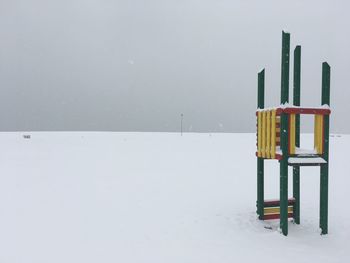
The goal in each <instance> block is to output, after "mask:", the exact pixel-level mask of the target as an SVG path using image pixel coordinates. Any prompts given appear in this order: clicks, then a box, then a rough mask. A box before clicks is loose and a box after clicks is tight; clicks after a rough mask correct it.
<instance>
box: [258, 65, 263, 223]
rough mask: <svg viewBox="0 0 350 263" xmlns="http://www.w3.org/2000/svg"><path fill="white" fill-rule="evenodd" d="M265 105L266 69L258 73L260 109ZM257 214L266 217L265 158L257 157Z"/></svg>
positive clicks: (260, 217) (261, 218) (261, 217)
mask: <svg viewBox="0 0 350 263" xmlns="http://www.w3.org/2000/svg"><path fill="white" fill-rule="evenodd" d="M264 106H265V69H263V70H262V71H261V72H259V73H258V109H263V108H264ZM256 206H257V214H258V215H259V219H260V220H263V219H264V159H263V158H260V157H257V202H256Z"/></svg>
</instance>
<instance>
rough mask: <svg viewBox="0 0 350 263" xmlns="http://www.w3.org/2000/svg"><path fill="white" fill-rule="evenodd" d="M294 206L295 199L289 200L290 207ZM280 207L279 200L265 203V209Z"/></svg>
mask: <svg viewBox="0 0 350 263" xmlns="http://www.w3.org/2000/svg"><path fill="white" fill-rule="evenodd" d="M294 204H295V199H294V198H289V199H288V205H289V206H290V205H294ZM279 205H280V200H279V199H275V200H268V201H264V207H272V206H279Z"/></svg>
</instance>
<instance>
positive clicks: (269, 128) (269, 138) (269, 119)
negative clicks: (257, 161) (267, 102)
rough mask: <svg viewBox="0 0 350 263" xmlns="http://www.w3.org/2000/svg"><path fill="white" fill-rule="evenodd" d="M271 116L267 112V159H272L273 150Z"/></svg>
mask: <svg viewBox="0 0 350 263" xmlns="http://www.w3.org/2000/svg"><path fill="white" fill-rule="evenodd" d="M270 143H271V114H270V111H267V112H266V148H265V152H266V158H270V149H271V144H270Z"/></svg>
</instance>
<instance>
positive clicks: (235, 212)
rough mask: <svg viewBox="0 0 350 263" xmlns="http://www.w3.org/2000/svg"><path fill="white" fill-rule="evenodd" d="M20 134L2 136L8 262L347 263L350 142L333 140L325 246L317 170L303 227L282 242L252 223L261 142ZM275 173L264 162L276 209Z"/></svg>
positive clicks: (219, 137) (309, 175) (307, 182)
mask: <svg viewBox="0 0 350 263" xmlns="http://www.w3.org/2000/svg"><path fill="white" fill-rule="evenodd" d="M23 134H24V133H1V134H0V154H1V156H0V262H4V263H13V262H16V263H17V262H21V263H22V262H23V263H30V262H33V263H41V262H42V263H48V262H49V263H55V262H60V263H62V262H64V263H68V262H69V263H70V262H72V263H73V262H74V263H77V262H83V263H89V262H103V263H106V262H123V263H125V262H150V263H157V262H159V263H160V262H161V263H169V262H174V263H175V262H176V263H179V262H181V263H186V262H193V263H196V262H200V263H204V262H220V263H223V262H230V263H232V262H279V263H280V262H293V263H295V262H308V263H309V262H318V263H320V262H348V260H349V258H350V245H349V243H348V242H349V238H350V210H349V204H347V201H348V198H347V197H348V193H349V189H350V172H349V168H348V167H349V165H350V157H349V149H350V135H342V136H332V137H331V142H330V151H331V153H330V177H329V180H330V182H329V186H330V193H329V235H325V236H321V235H319V228H318V219H319V216H318V213H319V168H316V167H305V168H304V167H303V168H301V173H302V174H301V225H295V224H293V223H292V222H290V223H289V236H288V237H285V236H283V235H281V234H280V233H279V232H278V230H277V228H278V221H269V222H262V221H259V220H257V218H256V214H255V210H256V208H255V202H256V158H255V134H194V133H193V134H187V133H186V134H184V135H183V136H182V137H181V136H180V135H179V134H175V133H87V132H86V133H81V132H79V133H78V132H76V133H68V132H67V133H64V132H57V133H30V134H31V139H25V138H23ZM311 141H312V138H311V136H310V135H304V136H303V137H302V142H306V143H310V142H311ZM278 171H279V166H278V162H276V161H268V162H266V165H265V174H266V181H265V184H266V198H267V199H270V198H278V193H279V189H278V186H279V177H278ZM290 174H291V173H290ZM290 179H291V176H290ZM290 193H291V188H290ZM265 227H272V229H266V228H265Z"/></svg>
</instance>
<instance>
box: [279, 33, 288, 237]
mask: <svg viewBox="0 0 350 263" xmlns="http://www.w3.org/2000/svg"><path fill="white" fill-rule="evenodd" d="M289 53H290V34H289V33H285V32H282V64H281V104H285V103H288V101H289ZM281 150H282V160H280V228H281V230H282V233H283V235H285V236H286V235H288V115H287V114H286V113H282V115H281Z"/></svg>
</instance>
